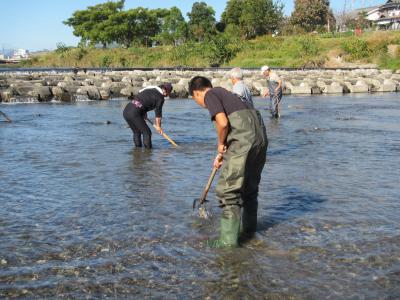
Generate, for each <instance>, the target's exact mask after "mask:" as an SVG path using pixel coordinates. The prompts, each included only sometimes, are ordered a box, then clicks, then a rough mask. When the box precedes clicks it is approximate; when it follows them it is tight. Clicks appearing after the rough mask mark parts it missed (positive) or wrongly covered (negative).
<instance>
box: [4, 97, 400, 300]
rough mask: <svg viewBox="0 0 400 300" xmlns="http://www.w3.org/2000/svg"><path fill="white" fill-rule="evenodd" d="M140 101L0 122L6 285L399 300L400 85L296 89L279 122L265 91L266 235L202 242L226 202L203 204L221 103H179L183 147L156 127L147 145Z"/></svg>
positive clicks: (118, 293)
mask: <svg viewBox="0 0 400 300" xmlns="http://www.w3.org/2000/svg"><path fill="white" fill-rule="evenodd" d="M126 103H127V102H126V101H124V100H111V101H103V102H100V101H82V102H76V103H73V104H61V103H41V104H39V103H29V104H21V103H20V104H11V105H10V104H8V105H5V104H0V110H2V111H4V112H5V113H7V114H8V116H9V117H10V118H11V119H13V120H14V122H13V123H6V122H4V121H3V119H1V120H0V205H1V208H0V298H3V297H11V298H13V297H20V298H27V299H31V298H55V297H58V298H62V297H66V298H117V299H118V298H137V299H141V298H147V299H149V298H151V299H190V298H200V299H398V298H400V216H399V215H400V214H399V211H400V201H399V195H400V185H399V178H400V171H399V166H400V155H399V154H400V125H399V120H400V109H399V108H400V106H399V98H398V95H396V94H387V93H385V94H362V95H356V94H352V95H344V96H341V95H340V96H323V95H318V96H312V97H310V96H297V97H295V96H291V97H284V99H283V102H282V117H281V118H280V119H279V120H275V119H270V118H269V115H268V111H266V110H265V108H266V103H265V102H264V101H263V100H262V99H256V101H255V104H256V107H258V108H260V109H261V113H262V115H263V117H264V120H265V123H266V126H267V133H268V137H269V142H270V143H269V148H268V161H267V165H266V167H265V168H264V171H263V175H262V182H261V185H260V195H259V202H260V205H259V219H258V225H259V229H258V232H257V235H256V238H255V239H254V240H252V241H251V242H249V243H246V244H244V245H242V247H240V248H238V249H210V248H207V247H205V246H203V241H204V240H205V239H207V238H210V237H216V236H217V228H218V221H219V218H218V214H219V209H218V208H216V207H213V208H211V209H212V211H213V217H212V218H211V219H209V220H203V219H199V218H197V217H196V216H195V215H193V214H192V208H191V206H192V201H193V199H195V198H198V197H199V196H200V194H201V191H202V189H203V188H204V186H205V184H206V182H207V179H208V176H209V174H210V171H211V167H212V160H213V157H214V154H215V139H216V135H215V130H214V128H213V124H212V123H211V122H210V120H209V116H208V112H207V111H206V110H204V109H201V108H199V107H197V106H196V105H195V103H194V102H193V101H190V100H171V101H167V102H166V104H165V105H164V116H165V120H164V126H163V127H164V130H165V132H166V133H167V134H169V135H170V136H171V137H172V138H173V139H174V140H175V141H176V142H177V143H178V144H180V145H181V147H180V148H178V149H175V148H173V147H171V146H170V145H169V143H168V142H167V141H166V140H164V139H163V138H162V137H161V136H159V135H157V134H154V138H153V145H154V149H153V150H152V151H146V150H137V149H133V147H132V136H131V132H130V130H129V129H128V128H126V124H125V121H124V120H123V118H122V110H123V108H124V106H125V104H126ZM149 116H151V117H153V113H149ZM107 121H110V122H107ZM107 123H110V124H107ZM214 184H215V183H214ZM209 199H210V200H211V202H212V203H213V205H216V204H217V202H216V199H215V195H214V193H213V190H211V192H210V195H209Z"/></svg>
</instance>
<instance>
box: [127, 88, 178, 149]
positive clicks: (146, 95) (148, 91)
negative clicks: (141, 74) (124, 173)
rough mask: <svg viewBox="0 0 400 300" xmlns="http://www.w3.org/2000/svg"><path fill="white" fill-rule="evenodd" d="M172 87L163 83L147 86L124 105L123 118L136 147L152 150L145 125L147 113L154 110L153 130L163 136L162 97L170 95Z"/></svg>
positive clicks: (149, 131) (149, 132)
mask: <svg viewBox="0 0 400 300" xmlns="http://www.w3.org/2000/svg"><path fill="white" fill-rule="evenodd" d="M171 91H172V85H171V84H170V83H164V84H162V85H161V86H149V87H146V88H144V89H142V90H141V91H140V92H139V94H137V95H136V96H134V97H133V99H132V100H131V101H130V102H129V103H128V104H127V105H126V107H125V109H124V112H123V116H124V119H125V120H126V122H127V123H128V125H129V127H130V128H131V130H132V132H133V142H134V143H135V146H136V147H142V136H143V144H144V147H145V148H147V149H151V148H152V144H151V130H150V128H149V126H147V124H146V119H147V112H148V111H151V110H154V112H155V117H156V120H155V124H154V125H155V128H156V130H157V132H158V133H159V134H163V130H162V129H161V118H162V107H163V105H164V100H165V98H164V97H168V96H169V95H170V94H171Z"/></svg>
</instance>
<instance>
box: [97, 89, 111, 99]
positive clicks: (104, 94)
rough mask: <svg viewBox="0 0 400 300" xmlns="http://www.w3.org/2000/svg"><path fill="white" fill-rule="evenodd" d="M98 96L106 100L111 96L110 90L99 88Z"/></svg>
mask: <svg viewBox="0 0 400 300" xmlns="http://www.w3.org/2000/svg"><path fill="white" fill-rule="evenodd" d="M100 97H101V99H102V100H108V99H110V98H111V93H110V90H107V89H101V90H100Z"/></svg>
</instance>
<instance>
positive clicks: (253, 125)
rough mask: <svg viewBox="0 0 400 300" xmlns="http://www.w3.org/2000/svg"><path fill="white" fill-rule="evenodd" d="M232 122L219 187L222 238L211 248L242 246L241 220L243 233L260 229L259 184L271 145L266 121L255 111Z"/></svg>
mask: <svg viewBox="0 0 400 300" xmlns="http://www.w3.org/2000/svg"><path fill="white" fill-rule="evenodd" d="M228 119H229V124H230V128H229V133H228V137H227V146H228V150H227V152H226V153H225V154H224V161H223V164H222V168H221V171H220V176H219V180H218V183H217V186H216V194H217V198H218V200H219V203H220V206H221V207H222V215H221V225H220V237H219V239H218V240H216V241H211V242H209V245H210V246H211V247H236V246H238V239H239V230H240V224H241V219H242V232H243V234H246V235H252V234H254V233H255V231H256V229H257V209H258V201H257V196H258V185H259V183H260V180H261V172H262V170H263V168H264V164H265V160H266V151H267V146H268V139H267V134H266V130H265V126H264V122H263V120H262V117H261V115H260V113H259V112H258V111H257V110H255V109H246V110H240V111H237V112H234V113H232V114H230V115H229V116H228ZM242 207H243V214H241V208H242Z"/></svg>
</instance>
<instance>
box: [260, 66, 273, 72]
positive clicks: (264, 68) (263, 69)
mask: <svg viewBox="0 0 400 300" xmlns="http://www.w3.org/2000/svg"><path fill="white" fill-rule="evenodd" d="M267 70H271V69H270V67H268V66H262V67H261V74H264V72H265V71H267Z"/></svg>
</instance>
